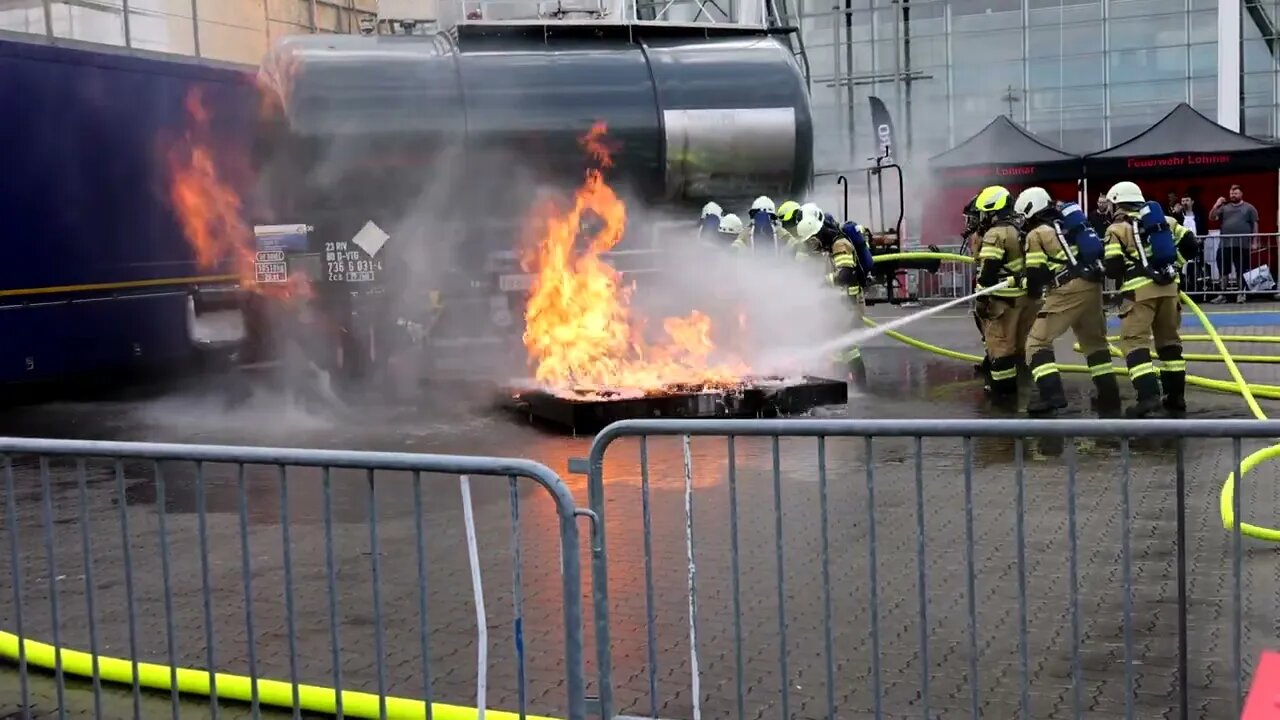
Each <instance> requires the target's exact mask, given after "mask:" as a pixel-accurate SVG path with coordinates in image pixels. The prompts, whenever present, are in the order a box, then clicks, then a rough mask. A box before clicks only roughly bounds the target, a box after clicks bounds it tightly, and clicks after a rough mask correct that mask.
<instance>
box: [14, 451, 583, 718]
mask: <svg viewBox="0 0 1280 720" xmlns="http://www.w3.org/2000/svg"><path fill="white" fill-rule="evenodd" d="M0 458H2V462H3V468H2V469H3V474H4V478H3V482H4V495H5V509H4V512H5V522H4V525H5V530H4V532H3V533H0V534H2V535H3V536H4V542H5V544H7V545H8V552H7V553H4V554H3V555H4V556H3V558H0V578H4V579H5V582H4V583H2V584H3V585H4V586H6V588H7V589H6V591H5V592H4V593H3V595H4V596H5V597H3V599H0V656H2V657H3V658H4V659H6V660H8V661H11V662H13V663H14V664H16V665H17V667H18V673H17V682H16V683H14V684H16V685H17V686H16V687H0V715H5V716H6V717H10V716H12V717H23V716H24V713H26V714H30V715H33V716H35V715H38V716H40V717H52V716H53V713H54V711H55V709H56V713H57V716H58V717H63V716H65V715H66V714H67V713H68V712H73V713H74V712H79V713H83V714H90V715H91V716H92V717H98V718H106V717H134V718H141V717H154V716H156V715H157V714H161V712H163V711H159V710H158V709H157V706H156V705H155V704H154V703H155V702H156V699H155V698H154V697H148V698H147V702H148V703H151V704H146V705H144V693H143V691H144V689H146V690H148V691H159V692H161V693H167V694H168V695H169V700H170V704H171V714H172V716H173V717H175V718H176V717H178V716H179V715H180V714H182V712H183V711H184V710H185V711H187V714H188V715H189V716H198V717H209V716H210V714H211V713H212V716H213V717H217V715H218V708H219V701H223V702H225V701H228V700H235V701H241V702H244V703H247V704H249V705H250V706H251V707H252V711H253V714H254V716H255V717H256V716H258V714H259V712H260V711H265V710H267V709H268V708H271V707H276V708H295V709H296V710H295V716H296V713H297V712H298V711H301V712H308V713H324V714H333V715H337V716H339V717H342V716H346V717H363V718H379V717H434V718H437V719H439V720H446V719H448V718H472V717H477V716H479V715H480V713H479V712H478V710H477V708H484V707H485V706H486V704H487V703H488V702H490V701H494V704H497V705H500V706H505V707H507V708H510V709H511V712H492V711H491V712H489V713H488V715H489V716H490V717H496V718H503V717H508V718H515V717H522V718H523V717H526V716H527V707H528V704H529V701H530V699H531V698H532V697H536V698H538V699H539V701H540V704H541V705H542V706H543V707H546V708H547V709H548V710H551V711H554V713H555V715H556V716H557V717H568V718H573V719H575V720H578V719H581V718H584V717H585V716H586V710H585V707H586V706H585V697H586V691H585V683H584V674H583V651H582V648H583V627H582V623H583V617H582V601H581V595H580V588H581V586H582V579H581V559H580V547H579V529H578V525H577V523H576V521H577V519H578V518H579V516H590V511H587V510H582V509H577V508H576V507H575V505H574V502H573V498H572V495H571V494H570V492H569V489H568V488H567V487H566V486H565V484H564V483H563V482H562V481H561V479H560V478H559V477H558V476H557V475H556V473H554V472H552V471H551V470H549V469H548V468H546V467H545V466H542V465H540V464H538V463H535V462H531V461H528V460H515V459H502V458H480V457H463V456H451V455H418V454H405V453H374V452H349V451H332V450H285V449H272V448H249V447H219V446H200V445H161V444H150V443H121V442H84V441H65V440H37V439H17V438H0ZM441 474H444V475H447V476H451V477H445V478H441V477H440V475H441ZM535 485H536V486H537V487H539V488H540V489H541V491H542V492H541V493H540V495H541V496H540V497H537V498H536V499H535V501H530V500H529V499H528V498H525V497H524V496H525V495H527V494H528V492H527V491H528V490H532V489H533V486H535ZM544 497H545V499H544ZM548 500H549V502H547V501H548ZM459 505H460V506H461V507H460V512H458V510H459ZM459 518H460V519H461V520H462V522H461V523H459V522H457V521H458V519H459ZM504 525H505V527H504ZM591 526H592V527H593V528H594V527H595V524H594V523H591ZM522 531H524V532H522ZM534 531H536V532H538V536H539V538H538V539H539V540H540V539H541V538H542V537H544V536H545V537H547V538H550V537H556V536H558V542H555V543H547V542H535V543H532V544H529V547H526V541H525V540H522V536H523V535H524V534H526V533H529V532H534ZM503 549H506V550H507V551H508V552H509V554H507V555H506V556H505V557H496V558H495V556H502V555H503V553H502V552H501V550H503ZM482 555H483V556H484V559H483V560H482V557H481V556H482ZM4 565H7V566H8V567H3V566H4ZM482 570H483V571H482ZM495 576H497V577H498V578H505V579H495ZM557 581H558V582H557ZM557 585H558V586H559V587H556V586H557ZM526 586H528V587H529V588H532V590H531V591H529V595H530V596H533V595H535V594H536V595H537V596H539V597H540V596H543V595H554V597H555V600H554V601H553V602H545V601H540V602H539V603H538V608H541V609H542V611H543V612H541V613H540V614H539V613H530V612H529V611H528V608H527V607H526V594H527V591H526ZM468 606H469V607H468ZM496 628H504V629H503V630H502V631H501V633H500V635H501V636H500V637H494V638H490V637H489V633H491V632H493V633H495V634H499V633H498V632H497V631H496ZM459 637H461V638H462V639H463V640H462V641H461V642H460V641H459ZM557 638H558V639H557ZM460 648H462V650H460ZM529 648H532V649H533V650H534V651H535V652H534V653H527V649H529ZM124 650H127V651H128V652H127V655H126V654H125V653H124V652H123V651H124ZM463 650H464V651H463ZM201 666H203V667H204V668H205V669H194V668H198V667H201ZM33 668H40V669H45V670H48V671H51V672H52V673H53V676H54V679H55V681H54V683H53V684H52V685H53V687H52V689H51V690H50V689H49V688H48V687H47V686H48V683H43V684H41V683H39V682H38V681H36V680H35V679H34V678H36V677H37V674H36V673H34V672H32V670H33ZM227 668H234V671H230V670H227ZM208 670H213V671H216V672H208ZM2 676H3V673H0V678H2ZM77 676H78V677H79V678H82V679H86V680H87V681H88V686H87V687H86V684H85V683H79V684H77V683H75V682H73V681H72V678H74V677H77ZM10 679H12V676H10ZM535 685H536V686H538V688H537V695H533V694H532V693H531V688H532V687H533V686H535ZM120 687H123V688H124V690H120V689H118V688H120ZM355 688H359V689H358V690H357V689H355ZM491 689H494V690H499V691H500V692H487V691H489V690H491ZM553 690H555V691H557V695H558V697H559V700H558V701H557V700H556V699H555V698H553V697H551V696H550V692H551V691H553ZM441 694H444V695H446V696H449V697H450V698H451V699H453V700H454V701H462V702H464V703H467V704H464V705H453V704H445V703H441V702H439V701H437V700H435V698H437V697H439V696H440V695H441ZM148 695H150V693H148ZM191 696H207V699H203V700H201V701H199V702H194V703H193V701H192V700H191V699H190V697H191ZM400 696H404V697H400ZM469 700H473V701H474V702H470V703H468V702H467V701H469ZM13 702H17V703H18V705H17V707H12V706H8V705H7V704H8V703H13ZM9 712H15V713H16V714H15V715H8V714H7V713H9ZM164 714H170V713H168V712H165V713H164Z"/></svg>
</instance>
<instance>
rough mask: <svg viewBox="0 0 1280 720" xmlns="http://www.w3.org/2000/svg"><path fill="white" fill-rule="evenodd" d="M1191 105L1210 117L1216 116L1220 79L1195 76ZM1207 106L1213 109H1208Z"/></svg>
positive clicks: (1192, 82) (1192, 81)
mask: <svg viewBox="0 0 1280 720" xmlns="http://www.w3.org/2000/svg"><path fill="white" fill-rule="evenodd" d="M1191 107H1193V108H1195V109H1197V110H1199V111H1200V112H1202V113H1204V114H1205V115H1207V116H1209V117H1214V115H1215V113H1216V112H1217V107H1218V79H1217V78H1216V77H1212V78H1194V79H1192V80H1191ZM1206 108H1210V109H1212V112H1210V110H1206Z"/></svg>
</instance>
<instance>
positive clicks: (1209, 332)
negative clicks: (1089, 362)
mask: <svg viewBox="0 0 1280 720" xmlns="http://www.w3.org/2000/svg"><path fill="white" fill-rule="evenodd" d="M881 259H885V260H895V259H917V260H925V259H929V260H932V259H941V260H949V261H953V262H963V263H973V262H974V260H973V258H971V257H969V256H968V255H959V254H956V253H940V252H904V253H898V254H896V255H878V256H876V260H881ZM1179 299H1180V300H1181V301H1182V304H1183V305H1184V306H1186V308H1187V309H1188V310H1190V311H1191V312H1192V314H1194V315H1195V316H1196V319H1197V320H1199V321H1200V324H1201V325H1202V326H1203V327H1204V330H1205V334H1204V335H1184V336H1183V339H1184V340H1187V341H1192V342H1204V341H1208V342H1212V343H1213V344H1214V346H1215V347H1216V348H1217V350H1218V354H1216V355H1210V354H1194V355H1186V356H1185V357H1186V359H1187V360H1196V361H1202V362H1203V361H1213V362H1222V363H1225V364H1226V366H1227V371H1228V372H1229V373H1230V374H1231V380H1230V381H1227V380H1215V379H1213V378H1206V377H1201V376H1198V375H1191V374H1189V373H1188V375H1187V383H1188V384H1190V385H1195V386H1197V387H1201V388H1205V389H1207V390H1216V391H1218V392H1228V393H1235V394H1237V395H1240V396H1242V397H1243V398H1244V400H1245V403H1246V404H1247V405H1248V406H1249V412H1251V413H1252V414H1253V416H1254V417H1255V418H1257V419H1259V420H1266V419H1268V418H1267V415H1266V413H1264V412H1263V411H1262V408H1261V407H1260V406H1259V405H1258V401H1257V398H1259V397H1263V398H1269V399H1274V400H1280V386H1277V385H1264V384H1260V383H1249V382H1246V381H1245V379H1244V376H1243V375H1241V374H1240V368H1239V367H1238V366H1237V365H1236V358H1235V357H1233V356H1232V354H1231V351H1230V350H1228V349H1227V345H1226V343H1227V341H1228V339H1224V338H1223V337H1222V336H1221V335H1219V334H1218V331H1217V329H1216V328H1214V326H1213V323H1212V322H1210V321H1209V318H1208V316H1207V315H1205V314H1204V311H1203V310H1201V309H1200V306H1199V305H1197V304H1196V303H1195V302H1194V301H1192V300H1191V298H1189V297H1187V294H1186V293H1179ZM863 322H865V323H866V324H867V325H868V326H870V327H876V322H875V321H873V320H871V319H870V318H864V319H863ZM885 335H887V336H889V337H891V338H893V339H894V340H897V341H899V342H902V343H905V344H907V345H909V346H911V347H914V348H916V349H918V350H924V351H925V352H931V353H933V354H935V355H940V356H942V357H947V358H951V359H954V360H963V361H967V362H973V363H979V362H982V358H981V357H979V356H977V355H972V354H970V353H964V352H960V351H958V350H952V349H950V348H944V347H940V346H938V345H932V344H930V343H927V342H924V341H923V340H920V339H917V338H913V337H911V336H909V335H904V334H902V333H900V332H896V331H892V330H891V331H889V332H886V333H885ZM1114 339H1115V338H1108V340H1114ZM1229 341H1231V342H1266V343H1280V338H1278V337H1275V336H1269V335H1242V336H1232V337H1230V338H1229ZM1117 352H1118V351H1116V350H1115V349H1114V348H1112V354H1113V355H1115V354H1116V353H1117ZM1245 357H1248V358H1255V359H1254V360H1253V361H1254V362H1268V363H1270V362H1280V358H1275V357H1267V356H1253V355H1251V356H1245ZM1058 369H1059V370H1062V371H1064V372H1074V373H1083V372H1089V368H1088V367H1086V366H1084V365H1065V364H1060V365H1058ZM1114 372H1115V373H1116V374H1121V375H1127V374H1128V371H1127V370H1126V369H1125V368H1124V367H1117V368H1115V369H1114ZM1277 458H1280V444H1277V445H1272V446H1270V447H1265V448H1263V449H1261V450H1258V451H1256V452H1254V453H1253V454H1251V455H1249V456H1248V457H1246V458H1244V459H1243V460H1242V461H1241V463H1240V474H1241V475H1242V476H1243V475H1244V474H1245V473H1247V472H1249V471H1250V470H1253V469H1254V468H1256V467H1257V466H1259V465H1261V464H1262V463H1264V462H1267V461H1268V460H1274V459H1277ZM1235 481H1236V476H1235V473H1234V472H1232V473H1231V474H1230V475H1228V476H1227V479H1226V481H1225V482H1224V483H1223V484H1222V491H1221V493H1220V494H1219V498H1218V500H1219V502H1218V511H1219V514H1220V515H1221V517H1222V526H1223V527H1224V528H1225V529H1227V530H1231V529H1233V528H1236V527H1239V529H1240V532H1241V533H1242V534H1243V535H1246V536H1248V537H1252V538H1256V539H1259V540H1269V541H1271V542H1280V529H1274V528H1267V527H1262V526H1260V525H1252V524H1250V523H1245V522H1241V523H1238V524H1237V521H1236V517H1235V513H1234V512H1233V511H1232V505H1233V502H1234V495H1235Z"/></svg>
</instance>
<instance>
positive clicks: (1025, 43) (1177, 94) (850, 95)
mask: <svg viewBox="0 0 1280 720" xmlns="http://www.w3.org/2000/svg"><path fill="white" fill-rule="evenodd" d="M1226 1H1231V0H1226ZM1237 1H1238V0H1237ZM789 2H790V3H791V7H790V8H788V9H789V11H790V13H791V15H792V17H793V18H795V17H797V16H798V18H799V23H798V24H799V26H800V27H801V29H802V35H803V39H804V40H805V46H806V49H807V51H808V53H807V54H808V60H809V64H810V67H811V70H812V78H813V103H814V115H815V123H817V124H818V127H819V132H818V139H819V140H818V141H819V144H820V146H819V147H818V148H817V157H818V158H819V170H820V171H821V170H824V169H826V170H835V169H841V168H843V167H851V166H857V165H861V164H862V163H863V162H864V160H865V158H867V157H869V156H870V155H872V154H874V148H875V146H874V141H873V138H874V134H873V132H872V128H871V127H870V110H869V108H868V104H867V97H868V96H869V95H876V96H879V97H880V98H882V99H883V100H884V101H885V103H886V104H887V105H888V107H889V110H890V112H891V113H892V114H893V117H894V123H895V125H896V126H897V128H898V135H899V139H900V141H901V142H906V141H907V140H908V139H909V140H910V143H911V148H912V150H913V152H912V156H913V157H916V158H923V157H927V156H929V155H933V154H935V153H938V152H941V151H943V150H946V149H947V148H949V147H951V146H953V145H955V144H956V143H957V142H959V141H962V140H964V139H965V138H966V137H968V136H969V135H971V134H973V133H974V132H976V131H977V130H979V129H980V128H981V127H982V126H984V125H986V124H987V123H988V122H990V121H991V119H992V118H993V117H994V116H995V115H997V114H1008V115H1010V116H1011V117H1012V118H1013V119H1014V120H1016V121H1018V122H1020V123H1022V124H1023V125H1025V126H1027V127H1028V128H1030V129H1031V130H1033V131H1034V132H1036V133H1039V134H1041V135H1043V136H1044V137H1045V138H1047V139H1049V140H1051V141H1053V142H1056V143H1059V144H1060V145H1062V146H1063V147H1065V148H1066V149H1068V150H1072V151H1076V152H1089V151H1093V150H1099V149H1102V148H1104V147H1108V146H1110V145H1114V144H1116V143H1119V142H1122V141H1124V140H1126V139H1128V138H1130V137H1132V136H1133V135H1135V134H1137V133H1138V132H1141V131H1142V130H1143V129H1145V128H1147V127H1148V126H1150V125H1151V123H1152V122H1154V121H1156V120H1158V119H1159V118H1160V117H1161V116H1163V115H1164V114H1165V113H1166V112H1168V111H1169V110H1170V109H1172V108H1173V106H1174V105H1175V104H1177V103H1178V102H1189V103H1190V104H1191V105H1192V106H1193V107H1195V108H1196V109H1197V110H1200V111H1201V112H1203V113H1205V114H1206V115H1208V116H1209V117H1210V118H1213V117H1215V114H1216V112H1217V96H1216V93H1217V64H1218V63H1217V50H1218V48H1217V44H1218V28H1217V2H1215V0H898V1H897V2H895V1H893V0H835V3H834V4H835V5H836V6H837V7H836V8H835V9H833V7H832V6H833V3H832V2H831V0H789ZM1249 4H1250V6H1252V7H1250V8H1247V9H1252V10H1255V11H1258V10H1261V11H1262V12H1263V14H1265V15H1266V16H1267V17H1269V18H1272V19H1275V18H1277V17H1280V2H1277V1H1276V0H1267V1H1266V2H1257V3H1255V2H1253V0H1249ZM904 13H909V22H904ZM1242 18H1243V23H1242V24H1243V31H1242V35H1241V37H1242V43H1241V46H1242V47H1241V51H1242V58H1243V59H1242V70H1243V73H1242V74H1243V78H1242V89H1243V102H1242V106H1243V108H1244V110H1243V115H1244V118H1243V124H1242V128H1241V129H1242V131H1243V132H1246V133H1248V134H1251V135H1256V136H1259V137H1274V136H1276V135H1277V134H1280V131H1278V130H1277V117H1276V115H1277V113H1276V98H1277V80H1278V77H1280V76H1278V74H1277V65H1276V60H1275V58H1274V56H1273V55H1272V53H1271V52H1270V50H1269V49H1268V44H1267V42H1265V41H1264V38H1263V35H1262V34H1261V32H1260V31H1259V29H1258V27H1257V25H1256V24H1255V22H1254V20H1253V18H1252V16H1251V13H1250V12H1248V11H1246V12H1242ZM1272 42H1274V39H1273V40H1272ZM904 77H910V78H912V80H911V81H910V83H909V85H910V88H909V92H908V87H907V86H908V83H907V82H905V81H904V80H903V79H901V78H904ZM850 137H852V138H853V143H852V147H851V143H850V140H849V138H850Z"/></svg>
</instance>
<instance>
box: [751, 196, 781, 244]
mask: <svg viewBox="0 0 1280 720" xmlns="http://www.w3.org/2000/svg"><path fill="white" fill-rule="evenodd" d="M747 219H748V220H749V221H750V222H748V223H747V228H746V230H744V231H743V242H744V243H746V244H747V245H750V246H751V248H752V249H755V246H756V244H757V243H759V244H761V245H768V246H772V247H773V248H774V251H775V252H780V251H781V250H782V249H783V248H785V247H786V246H787V245H788V244H789V243H787V242H786V237H789V236H790V233H787V232H786V231H785V230H783V229H782V226H781V224H780V223H779V222H778V210H777V208H775V207H774V206H773V200H772V199H771V198H770V197H769V196H767V195H761V196H760V197H758V198H756V199H755V202H753V203H751V209H750V210H748V211H747Z"/></svg>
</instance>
